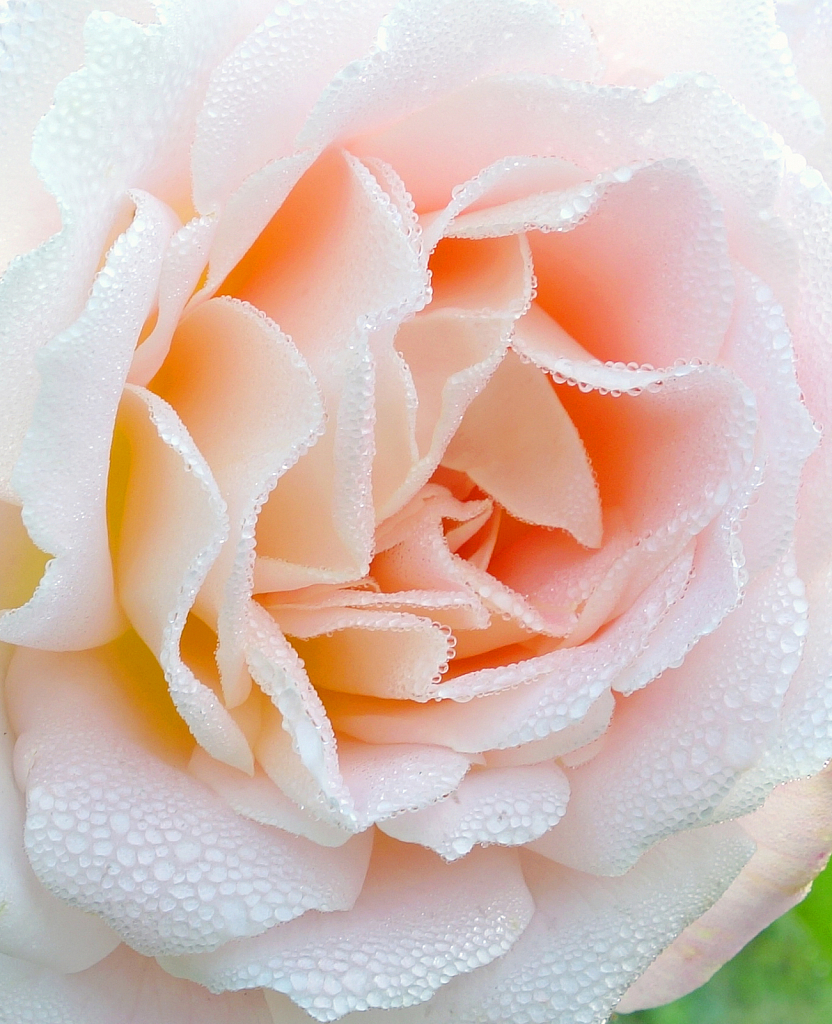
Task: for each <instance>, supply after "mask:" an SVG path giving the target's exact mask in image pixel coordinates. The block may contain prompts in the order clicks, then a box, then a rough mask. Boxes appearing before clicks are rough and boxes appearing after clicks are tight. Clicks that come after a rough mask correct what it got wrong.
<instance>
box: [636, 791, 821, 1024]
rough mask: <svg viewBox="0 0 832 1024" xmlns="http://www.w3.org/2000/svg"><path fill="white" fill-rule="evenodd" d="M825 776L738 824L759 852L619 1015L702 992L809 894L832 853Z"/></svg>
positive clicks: (776, 797)
mask: <svg viewBox="0 0 832 1024" xmlns="http://www.w3.org/2000/svg"><path fill="white" fill-rule="evenodd" d="M831 778H832V777H831V776H830V773H829V771H825V772H822V773H821V774H820V775H817V776H815V777H814V778H811V779H802V780H800V781H799V782H791V783H789V784H787V785H785V786H782V787H780V788H778V789H776V790H774V792H773V793H771V795H770V796H769V797H768V799H767V800H766V802H765V803H764V804H763V806H762V807H761V808H760V809H759V810H758V811H755V812H754V814H752V815H750V816H749V817H747V818H742V819H740V822H739V824H741V825H742V827H743V829H744V830H745V831H746V832H747V833H748V834H749V835H750V836H751V837H752V838H753V839H754V841H755V842H756V844H757V849H756V851H755V853H754V854H753V856H752V857H751V860H750V861H749V862H748V863H747V864H746V865H745V867H744V868H743V869H742V871H741V872H740V873H739V875H738V876H737V878H736V879H735V880H734V881H733V882H732V883H731V885H730V886H729V888H728V890H727V891H726V892H725V894H724V895H723V896H721V897H720V899H719V900H717V902H716V903H715V904H714V906H713V907H711V909H710V910H709V911H707V913H705V914H703V915H702V917H700V918H699V919H698V920H697V921H694V922H693V923H692V924H690V925H688V927H687V928H686V929H685V930H684V931H683V932H682V934H681V935H679V936H678V938H676V939H675V940H674V942H672V943H671V945H670V946H668V948H667V949H666V950H665V951H664V952H663V953H662V954H661V955H660V956H659V958H658V959H657V960H655V961H654V962H653V963H652V964H651V965H650V966H649V967H648V968H647V971H646V972H645V973H644V974H643V975H642V976H641V977H640V978H639V979H638V980H637V981H636V983H635V984H634V985H633V986H631V988H630V989H628V991H627V992H626V994H625V995H624V998H623V999H622V1000H621V1002H620V1003H619V1004H618V1006H617V1007H616V1009H618V1010H619V1011H620V1012H621V1013H630V1012H632V1011H633V1010H638V1009H641V1008H642V1007H645V1006H656V1005H658V1004H660V1003H666V1002H670V1001H672V1000H673V999H678V998H679V997H680V996H683V995H685V994H686V993H687V992H690V991H691V990H692V989H694V988H697V987H698V986H699V985H702V984H704V983H705V982H706V981H707V980H708V978H710V976H711V975H712V974H713V973H714V971H716V970H717V968H719V967H721V966H722V964H723V963H724V962H725V961H726V960H730V958H731V957H732V956H734V955H735V954H736V953H738V952H739V950H740V949H741V948H742V947H743V946H744V945H745V943H746V942H748V941H749V940H750V939H751V938H753V937H754V935H756V934H757V933H758V932H760V931H762V929H763V928H765V927H766V925H768V924H770V923H771V921H773V920H774V919H775V918H776V917H779V916H780V914H784V913H785V912H786V911H787V910H788V909H789V908H790V907H792V906H794V904H795V903H798V902H799V901H800V900H802V899H803V897H804V896H805V895H806V894H807V892H808V890H809V887H810V885H811V882H812V879H813V878H814V877H815V876H816V875H817V873H818V872H819V871H820V870H821V869H822V867H823V865H824V863H825V862H826V860H827V858H828V857H829V849H830V846H832V831H830V826H829V821H830V812H832V796H831V795H830V779H831Z"/></svg>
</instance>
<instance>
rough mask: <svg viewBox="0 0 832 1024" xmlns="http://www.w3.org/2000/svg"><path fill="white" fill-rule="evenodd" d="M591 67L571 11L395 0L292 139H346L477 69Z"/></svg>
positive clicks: (589, 49)
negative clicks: (362, 51) (360, 54)
mask: <svg viewBox="0 0 832 1024" xmlns="http://www.w3.org/2000/svg"><path fill="white" fill-rule="evenodd" d="M472 40H476V44H475V45H472ZM598 70H599V69H598V64H597V57H596V51H595V45H594V42H593V40H592V37H591V35H590V33H589V32H588V31H587V27H586V24H585V23H584V21H583V19H582V18H581V16H580V14H578V13H577V12H574V11H568V12H567V11H560V10H558V8H556V7H554V6H553V5H551V4H548V3H541V2H540V0H533V2H531V3H528V2H518V0H500V2H499V3H494V2H482V0H399V3H397V4H396V6H395V7H394V8H393V10H392V11H391V13H390V14H388V16H387V17H386V18H384V20H383V21H382V23H381V26H380V29H379V33H378V35H377V37H376V46H375V47H374V48H373V50H372V51H371V52H370V54H369V55H368V56H367V57H365V58H363V59H361V60H357V61H354V62H353V63H352V64H350V65H348V66H347V67H346V68H345V69H344V70H343V71H342V72H341V73H340V74H338V75H336V77H335V78H334V80H333V82H332V83H331V84H330V86H329V87H328V89H327V90H326V91H325V92H324V94H323V96H322V97H321V99H320V100H319V102H318V103H317V105H316V107H315V109H314V110H313V111H312V114H311V116H310V118H309V121H308V122H307V124H306V125H305V126H304V128H303V130H302V132H301V133H300V136H299V138H298V142H299V144H300V145H312V146H316V147H323V146H324V145H326V144H328V143H331V142H332V141H334V140H336V139H343V138H345V137H351V136H352V137H354V136H355V135H358V134H359V133H363V132H366V131H368V130H370V129H373V128H376V127H378V126H380V125H383V124H385V123H389V122H390V121H391V120H398V119H399V118H401V117H402V116H403V115H404V114H407V113H409V112H410V111H411V110H418V109H419V108H422V107H424V106H425V105H426V104H428V103H429V102H430V101H431V100H435V99H436V98H437V97H439V96H443V95H447V94H448V93H452V92H454V91H455V90H456V89H459V88H460V87H461V86H463V85H466V84H467V83H468V82H470V81H472V80H474V79H476V78H479V77H481V76H483V75H493V74H497V73H499V72H501V71H516V72H521V71H538V72H543V73H548V74H558V75H564V76H566V77H568V78H577V79H583V80H587V81H588V80H591V79H593V78H595V77H596V75H597V73H598Z"/></svg>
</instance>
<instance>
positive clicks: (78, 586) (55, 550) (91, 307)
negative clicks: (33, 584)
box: [0, 193, 175, 649]
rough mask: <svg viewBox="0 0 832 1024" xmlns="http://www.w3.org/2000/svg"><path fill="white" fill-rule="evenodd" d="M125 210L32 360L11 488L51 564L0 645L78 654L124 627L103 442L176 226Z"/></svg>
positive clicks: (145, 211) (148, 209) (3, 624)
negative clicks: (96, 264)
mask: <svg viewBox="0 0 832 1024" xmlns="http://www.w3.org/2000/svg"><path fill="white" fill-rule="evenodd" d="M134 201H135V203H136V214H135V217H134V218H133V222H132V224H131V225H130V227H128V228H127V230H126V231H125V232H124V233H123V234H122V235H120V236H119V238H118V239H117V240H116V242H115V243H114V245H113V247H112V249H111V250H110V252H109V254H108V256H107V259H106V261H105V264H104V267H103V268H102V270H101V271H100V273H99V274H98V275H97V277H96V279H95V283H94V285H93V289H92V293H91V295H90V297H89V301H88V302H87V305H86V308H85V309H84V312H83V313H82V314H81V316H80V317H79V319H78V320H76V321H75V323H74V324H73V325H72V326H71V327H69V328H67V330H66V331H64V332H62V333H61V334H59V335H57V337H55V338H53V339H52V341H51V342H50V343H49V344H48V345H47V346H46V347H45V348H44V349H43V350H42V351H41V353H40V355H39V359H38V369H39V375H40V378H41V386H40V390H39V393H38V396H37V399H36V401H35V404H34V409H33V411H32V417H33V418H32V423H31V426H30V428H29V431H28V433H27V435H26V439H25V441H24V443H23V445H22V448H21V455H20V459H19V461H18V462H17V464H16V466H15V469H14V473H13V476H12V486H13V488H14V490H15V491H16V492H17V494H18V495H19V496H20V498H21V499H22V502H23V522H24V524H25V526H26V529H27V530H28V532H29V535H30V536H31V537H32V540H33V541H34V543H35V544H36V545H37V546H38V547H39V548H41V550H43V551H47V552H49V553H50V554H53V555H54V556H55V557H54V558H53V559H52V560H51V561H50V562H49V563H48V565H47V567H46V570H45V572H44V576H43V579H42V580H41V583H40V585H39V586H38V589H37V590H36V591H35V594H34V595H33V596H32V597H31V599H30V600H29V601H28V602H27V603H26V604H24V605H23V606H22V607H20V608H17V609H14V610H10V611H6V612H5V613H4V614H3V616H2V618H0V638H2V639H3V640H5V641H6V642H8V643H16V644H27V645H29V646H33V647H34V646H38V647H46V648H53V649H66V648H71V647H88V646H91V645H94V644H99V643H106V642H107V641H108V640H110V639H112V637H113V636H116V635H117V634H118V633H119V632H120V631H121V630H122V629H123V627H124V620H123V617H122V614H121V611H120V610H119V608H118V607H117V605H116V602H115V594H114V591H113V576H112V567H111V563H110V552H109V547H108V537H107V524H106V480H107V466H108V462H109V457H110V439H111V436H112V431H113V424H114V421H115V416H116V409H117V407H118V402H119V398H120V395H121V389H122V387H123V385H124V381H125V378H126V376H127V371H128V368H129V362H130V359H131V357H132V353H133V346H134V345H135V342H136V339H137V337H138V334H139V331H140V330H141V327H142V324H143V323H144V320H145V317H146V316H147V314H148V313H149V311H150V308H151V306H152V304H153V301H154V299H155V294H156V287H157V284H158V280H159V270H160V266H161V258H162V253H163V252H164V249H165V246H166V245H167V242H168V239H169V237H170V235H171V232H172V231H173V230H174V222H175V217H174V216H173V214H172V212H171V211H170V209H169V208H168V207H166V206H165V205H164V204H163V203H160V202H159V201H158V200H157V199H154V198H153V197H151V196H149V195H144V194H138V193H136V194H135V196H134ZM13 372H14V371H13V370H12V373H13ZM5 436H6V438H7V440H10V439H9V438H8V435H5Z"/></svg>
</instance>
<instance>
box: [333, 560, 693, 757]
mask: <svg viewBox="0 0 832 1024" xmlns="http://www.w3.org/2000/svg"><path fill="white" fill-rule="evenodd" d="M690 568H691V559H690V556H689V555H685V556H682V557H681V558H679V559H677V561H676V562H675V563H674V564H672V565H671V566H670V567H669V568H668V569H667V570H665V572H664V573H662V574H661V575H660V576H659V577H658V579H657V580H656V581H655V582H654V583H653V584H652V585H651V586H650V587H648V588H647V589H646V590H645V591H644V593H643V594H642V595H641V597H640V598H639V600H638V601H636V602H635V603H634V605H633V607H632V608H631V609H629V610H628V611H627V612H626V613H625V614H623V615H622V616H620V618H619V619H617V620H616V621H615V622H614V623H613V624H611V626H610V627H609V628H608V629H607V630H606V631H605V632H604V633H603V634H601V635H600V636H599V637H598V638H597V639H595V640H591V641H589V642H587V643H585V644H583V645H582V646H580V647H575V648H566V649H563V650H559V651H554V652H552V653H550V654H546V655H542V656H540V657H537V658H527V659H525V660H524V661H522V662H520V663H518V664H512V665H508V666H501V667H499V668H491V669H482V670H480V671H478V672H472V673H470V674H469V675H463V676H459V677H458V678H456V679H451V680H449V681H447V682H445V683H444V684H443V687H442V696H443V697H445V696H446V695H447V697H449V698H451V699H446V700H442V701H441V702H439V703H429V704H425V705H417V704H414V703H408V702H398V703H395V704H394V703H392V702H391V701H380V700H371V699H369V698H357V697H351V698H349V700H348V701H340V702H339V701H334V700H330V698H329V697H328V698H327V702H328V705H329V710H330V715H331V717H332V719H333V721H334V722H335V724H336V726H337V727H338V728H339V729H342V730H343V731H344V732H347V733H349V734H350V735H352V736H355V737H356V738H358V739H361V740H364V741H365V742H368V743H390V742H411V743H431V742H432V743H441V744H443V745H445V746H447V747H450V748H451V749H452V750H459V751H461V752H469V753H479V752H481V751H484V750H494V749H504V748H506V747H519V746H520V745H521V744H524V743H529V742H531V741H532V740H535V739H544V738H546V737H547V736H549V735H550V734H551V733H555V732H559V731H560V730H561V729H566V728H567V727H568V726H571V725H574V724H576V723H577V722H580V721H581V720H582V719H583V718H584V717H585V716H586V714H587V712H588V711H589V709H590V707H591V706H592V705H593V704H594V702H595V701H596V700H598V698H599V697H600V696H601V694H602V693H604V692H605V691H606V690H608V689H609V686H610V684H611V683H612V682H614V681H615V679H616V677H617V675H618V673H620V672H621V671H622V670H623V669H624V668H626V667H627V666H628V665H629V664H630V663H631V661H632V660H633V658H634V657H635V655H636V654H637V653H638V652H639V651H640V650H641V649H642V647H643V646H644V645H645V643H646V642H647V638H648V637H649V636H650V634H651V632H652V630H653V629H655V628H656V625H657V624H658V623H659V622H661V620H662V618H663V617H664V615H665V614H666V613H667V610H668V608H670V607H672V606H673V605H674V604H675V602H676V601H677V600H678V598H679V596H680V594H681V593H682V592H683V591H684V589H685V586H686V584H687V581H688V578H689V574H690ZM334 696H335V695H333V697H334ZM473 697H477V698H478V699H477V700H472V698H473Z"/></svg>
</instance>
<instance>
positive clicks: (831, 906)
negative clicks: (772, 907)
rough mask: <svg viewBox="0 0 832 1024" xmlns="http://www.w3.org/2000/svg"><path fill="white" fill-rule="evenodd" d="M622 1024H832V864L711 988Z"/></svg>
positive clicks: (624, 1017) (621, 1019) (618, 1018)
mask: <svg viewBox="0 0 832 1024" xmlns="http://www.w3.org/2000/svg"><path fill="white" fill-rule="evenodd" d="M612 1019H613V1022H617V1024H832V866H830V867H828V868H827V869H826V871H824V872H823V874H821V875H820V876H819V878H818V879H817V880H816V881H815V884H814V886H813V887H812V891H811V893H810V894H809V896H807V897H806V899H805V900H804V901H803V902H802V903H801V904H799V905H798V906H797V907H795V908H794V910H792V911H790V912H789V913H788V914H786V915H785V917H781V918H780V920H779V921H775V922H774V924H772V925H770V926H769V927H768V928H767V929H766V930H765V931H764V932H762V933H761V934H760V935H758V936H757V938H756V939H754V941H753V942H750V943H749V944H748V945H747V946H746V947H745V949H744V950H742V952H741V953H739V954H738V955H737V956H736V957H735V958H734V959H733V960H732V961H731V962H730V963H728V964H726V965H725V967H723V968H722V970H720V971H718V972H717V973H716V974H715V975H714V976H713V978H711V980H710V981H709V982H708V984H707V985H703V986H702V988H700V989H697V991H696V992H691V993H690V995H687V996H685V997H684V999H679V1000H677V1002H675V1003H671V1004H670V1005H668V1006H661V1007H659V1008H658V1009H655V1010H642V1011H640V1012H639V1013H627V1014H623V1013H622V1014H617V1015H613V1018H612Z"/></svg>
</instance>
